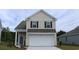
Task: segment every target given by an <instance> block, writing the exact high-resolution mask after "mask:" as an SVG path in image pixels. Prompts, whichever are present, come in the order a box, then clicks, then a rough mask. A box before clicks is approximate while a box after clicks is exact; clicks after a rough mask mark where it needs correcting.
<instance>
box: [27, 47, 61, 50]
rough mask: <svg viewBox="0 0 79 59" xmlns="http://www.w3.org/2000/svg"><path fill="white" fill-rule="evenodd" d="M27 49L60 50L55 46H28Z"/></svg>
mask: <svg viewBox="0 0 79 59" xmlns="http://www.w3.org/2000/svg"><path fill="white" fill-rule="evenodd" d="M27 50H61V49H59V48H57V47H28V48H27Z"/></svg>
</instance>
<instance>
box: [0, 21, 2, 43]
mask: <svg viewBox="0 0 79 59" xmlns="http://www.w3.org/2000/svg"><path fill="white" fill-rule="evenodd" d="M1 32H2V23H1V20H0V42H1Z"/></svg>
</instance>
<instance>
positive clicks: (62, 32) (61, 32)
mask: <svg viewBox="0 0 79 59" xmlns="http://www.w3.org/2000/svg"><path fill="white" fill-rule="evenodd" d="M65 33H66V32H65V31H62V30H60V31H59V32H58V33H57V36H60V35H62V34H65Z"/></svg>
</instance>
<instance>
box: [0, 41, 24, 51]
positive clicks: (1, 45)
mask: <svg viewBox="0 0 79 59" xmlns="http://www.w3.org/2000/svg"><path fill="white" fill-rule="evenodd" d="M0 50H24V49H21V48H16V47H15V46H8V45H7V43H6V42H1V43H0Z"/></svg>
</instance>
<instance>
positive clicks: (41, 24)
mask: <svg viewBox="0 0 79 59" xmlns="http://www.w3.org/2000/svg"><path fill="white" fill-rule="evenodd" d="M30 21H38V22H39V23H38V24H39V25H38V29H45V28H44V22H45V21H52V29H55V21H54V20H53V19H52V18H51V17H49V16H47V15H46V14H45V13H43V12H40V13H38V14H36V15H34V16H32V17H30V18H29V20H28V21H27V23H26V25H27V29H31V28H30ZM32 29H33V28H32Z"/></svg>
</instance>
